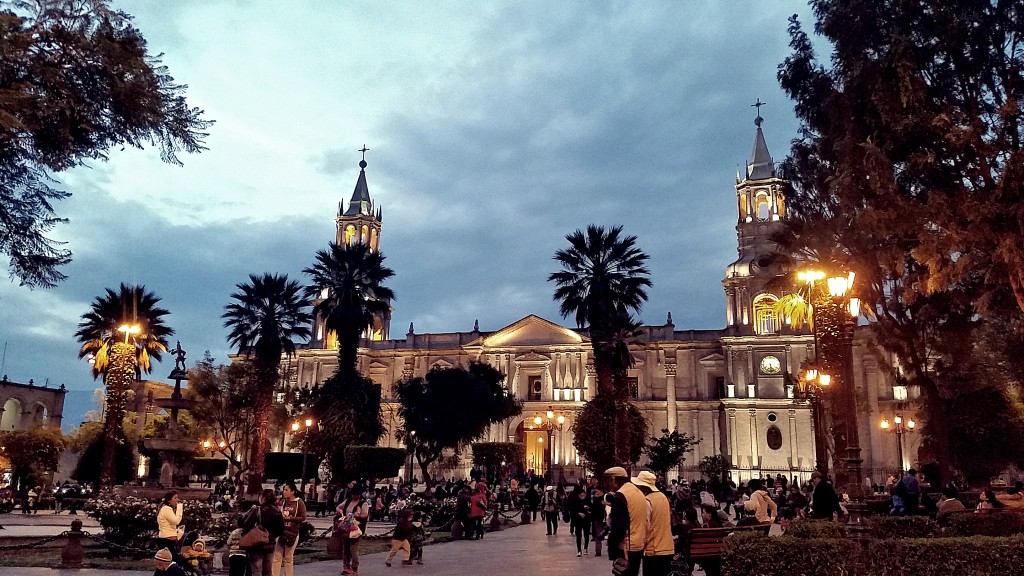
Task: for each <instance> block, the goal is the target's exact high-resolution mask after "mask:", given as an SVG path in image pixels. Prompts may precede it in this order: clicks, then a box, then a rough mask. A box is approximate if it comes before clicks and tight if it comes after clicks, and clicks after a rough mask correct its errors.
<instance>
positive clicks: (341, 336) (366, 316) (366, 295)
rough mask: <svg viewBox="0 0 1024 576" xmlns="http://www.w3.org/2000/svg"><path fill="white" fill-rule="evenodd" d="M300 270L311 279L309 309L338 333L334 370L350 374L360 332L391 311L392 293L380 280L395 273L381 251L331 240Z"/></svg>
mask: <svg viewBox="0 0 1024 576" xmlns="http://www.w3.org/2000/svg"><path fill="white" fill-rule="evenodd" d="M303 272H305V273H306V274H308V275H309V276H310V277H311V278H312V283H311V284H310V286H308V287H307V288H306V296H307V297H309V298H310V299H313V300H314V302H315V303H314V306H313V312H314V313H315V314H316V315H317V317H318V318H321V319H322V320H323V322H324V324H325V326H326V328H327V329H328V330H330V331H333V332H334V333H335V334H337V335H338V370H339V371H340V372H342V373H353V374H354V373H355V372H356V357H357V355H358V351H359V340H360V338H361V337H362V335H363V332H365V331H366V329H367V328H370V327H372V326H373V323H374V319H375V318H380V317H383V316H386V315H387V314H390V312H391V306H390V301H391V300H394V299H395V293H394V292H393V291H392V290H391V289H390V288H388V287H387V286H385V285H384V282H385V281H386V280H387V279H388V278H391V277H392V276H394V275H395V272H394V271H393V270H392V269H390V268H388V267H387V266H385V265H384V255H383V254H381V253H380V252H379V251H373V250H371V249H370V247H369V246H367V245H366V244H363V243H361V242H356V243H355V244H352V245H345V244H341V245H339V244H335V243H333V242H331V243H330V245H329V247H328V249H327V250H320V251H319V252H317V253H316V262H315V263H314V264H313V265H312V266H311V267H309V268H306V269H305V270H304V271H303Z"/></svg>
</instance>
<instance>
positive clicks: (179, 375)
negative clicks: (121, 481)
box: [124, 341, 210, 500]
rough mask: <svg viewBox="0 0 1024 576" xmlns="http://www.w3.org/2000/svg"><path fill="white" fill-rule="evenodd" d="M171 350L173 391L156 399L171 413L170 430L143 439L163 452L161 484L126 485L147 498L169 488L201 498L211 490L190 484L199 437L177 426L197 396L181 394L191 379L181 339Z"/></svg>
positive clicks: (184, 495)
mask: <svg viewBox="0 0 1024 576" xmlns="http://www.w3.org/2000/svg"><path fill="white" fill-rule="evenodd" d="M171 353H172V354H173V355H174V358H175V360H174V370H172V371H171V374H170V376H169V378H170V379H172V380H174V392H173V393H172V394H171V397H170V398H157V399H155V400H154V401H153V403H154V404H156V405H157V406H159V407H160V408H163V409H164V410H166V411H167V413H168V414H169V417H168V420H167V431H166V432H165V433H164V437H163V438H147V439H145V440H143V441H142V444H143V446H145V447H146V448H147V449H148V450H152V451H154V452H156V453H158V454H159V455H160V486H159V487H146V488H136V487H124V488H125V492H127V493H130V494H133V495H136V496H140V497H145V498H152V497H159V496H162V495H163V492H164V491H166V490H167V489H170V488H175V489H177V490H178V493H179V496H180V497H181V499H182V500H202V499H205V498H206V497H207V496H209V494H210V490H208V489H197V488H188V481H189V477H190V476H191V475H192V462H191V460H192V456H193V455H194V454H195V451H196V440H195V439H193V438H188V437H186V436H184V435H183V434H182V431H181V429H180V428H179V426H178V416H179V414H180V413H181V412H182V411H188V410H190V409H191V408H192V407H193V406H194V405H195V401H194V400H188V399H186V398H184V397H182V395H181V383H182V382H183V381H188V371H187V370H186V369H185V351H184V350H182V348H181V342H180V341H179V342H178V344H177V346H176V347H175V349H174V350H172V351H171Z"/></svg>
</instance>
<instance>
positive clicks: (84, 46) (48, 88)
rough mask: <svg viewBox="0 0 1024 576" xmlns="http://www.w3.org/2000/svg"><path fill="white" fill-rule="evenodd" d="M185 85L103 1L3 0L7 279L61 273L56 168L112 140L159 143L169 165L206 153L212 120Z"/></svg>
mask: <svg viewBox="0 0 1024 576" xmlns="http://www.w3.org/2000/svg"><path fill="white" fill-rule="evenodd" d="M186 88H187V86H185V85H183V84H179V83H177V82H175V80H174V78H172V77H171V76H170V74H169V73H168V71H167V68H166V67H165V66H164V65H163V64H162V63H161V61H160V57H159V56H153V55H151V54H149V52H148V51H147V49H146V40H145V38H143V36H142V34H141V33H140V32H139V30H137V29H136V28H134V27H133V26H132V22H131V16H129V15H128V14H125V13H124V12H121V11H118V10H113V9H111V8H110V7H109V3H108V2H107V1H106V0H37V1H34V2H26V1H3V2H0V252H3V253H6V254H7V255H9V256H10V258H11V260H10V266H9V269H10V272H11V275H12V276H14V277H17V278H18V279H19V280H20V281H21V283H22V284H25V285H28V286H42V287H52V286H54V285H55V284H56V283H57V282H60V281H61V280H63V279H64V278H65V276H64V274H63V273H62V272H60V270H59V267H60V266H61V265H63V264H66V263H67V262H69V261H70V260H71V252H70V251H69V250H67V249H65V248H63V247H62V245H63V244H64V243H63V242H59V241H56V240H53V239H52V238H49V237H48V236H47V234H48V233H49V232H50V231H51V230H52V229H53V227H54V226H55V225H57V224H59V223H61V222H63V221H64V220H63V219H62V218H59V217H58V216H57V215H56V213H55V211H54V209H53V203H54V202H56V201H59V200H62V199H64V198H66V197H68V196H69V195H70V192H67V191H64V190H58V189H55V188H53V187H52V186H51V185H50V184H51V182H52V176H51V174H52V173H54V172H60V171H62V170H67V169H68V168H72V167H75V166H80V165H83V164H85V163H86V162H88V161H90V160H106V158H107V153H106V151H107V150H108V149H110V148H112V147H116V146H122V147H123V146H133V147H136V148H142V147H143V146H144V145H145V144H150V145H155V146H158V147H159V148H160V155H161V158H163V160H164V161H165V162H169V163H172V164H181V162H180V160H179V159H178V153H179V152H187V153H196V152H200V151H202V150H205V147H204V145H203V139H204V138H205V137H206V133H205V130H206V129H207V128H208V127H209V126H210V124H211V122H210V121H208V120H204V119H203V118H202V115H203V112H202V111H201V110H199V109H197V108H190V107H189V106H188V104H187V103H186V101H185V90H186Z"/></svg>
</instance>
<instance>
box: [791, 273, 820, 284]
mask: <svg viewBox="0 0 1024 576" xmlns="http://www.w3.org/2000/svg"><path fill="white" fill-rule="evenodd" d="M796 277H797V279H798V280H800V281H802V282H806V283H808V284H813V283H815V282H817V281H818V280H822V279H824V278H825V273H824V272H822V271H821V270H801V271H800V272H798V273H797V275H796Z"/></svg>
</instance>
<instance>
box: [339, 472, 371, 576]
mask: <svg viewBox="0 0 1024 576" xmlns="http://www.w3.org/2000/svg"><path fill="white" fill-rule="evenodd" d="M337 513H338V515H339V516H340V517H341V521H342V524H343V525H345V526H346V527H348V528H349V530H346V531H345V532H344V534H343V536H342V540H341V542H342V546H341V562H342V570H341V573H342V574H353V575H356V574H359V541H360V539H361V536H362V535H363V531H362V528H361V527H362V526H366V521H367V520H368V519H369V517H370V506H369V504H367V503H366V501H365V500H363V490H362V487H359V486H357V487H354V488H353V489H352V490H350V491H349V496H348V499H346V500H345V501H344V502H342V503H341V504H339V505H338V509H337Z"/></svg>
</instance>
